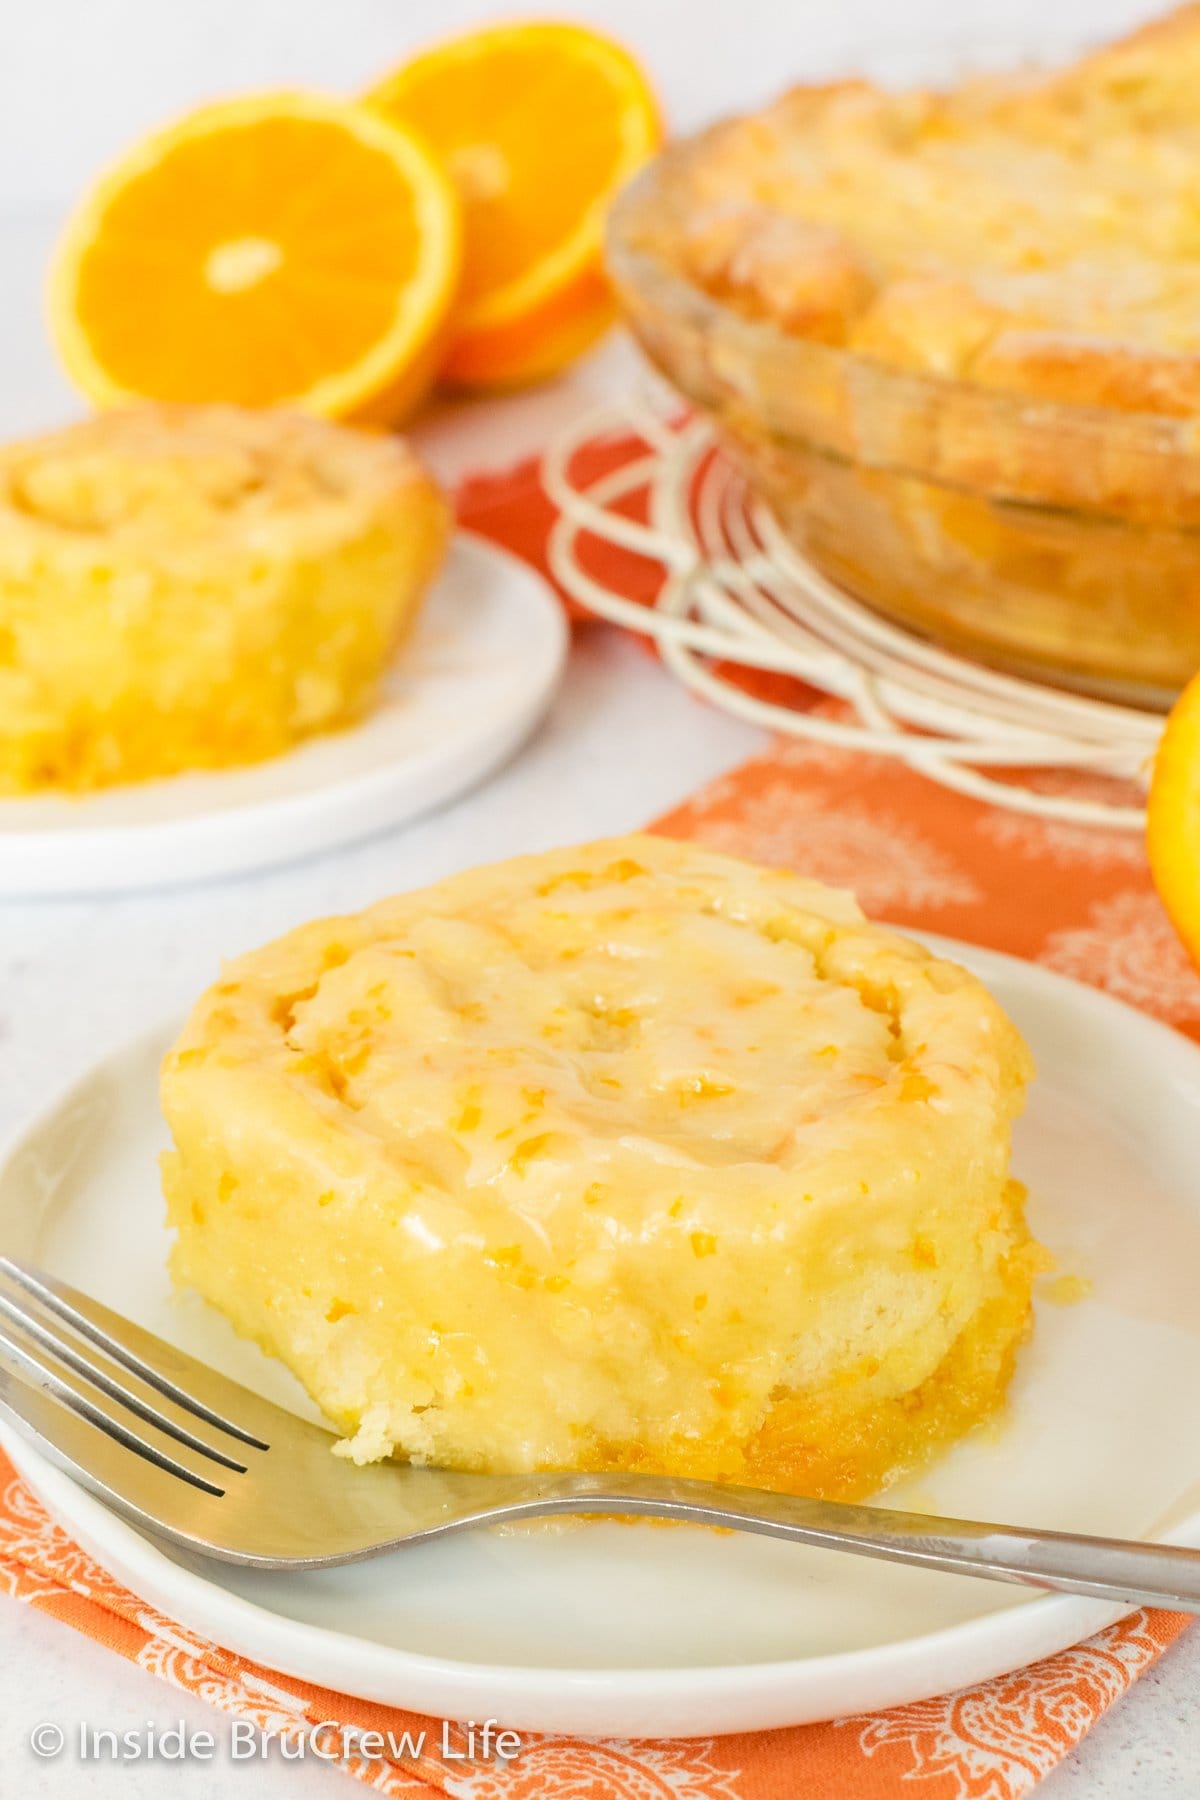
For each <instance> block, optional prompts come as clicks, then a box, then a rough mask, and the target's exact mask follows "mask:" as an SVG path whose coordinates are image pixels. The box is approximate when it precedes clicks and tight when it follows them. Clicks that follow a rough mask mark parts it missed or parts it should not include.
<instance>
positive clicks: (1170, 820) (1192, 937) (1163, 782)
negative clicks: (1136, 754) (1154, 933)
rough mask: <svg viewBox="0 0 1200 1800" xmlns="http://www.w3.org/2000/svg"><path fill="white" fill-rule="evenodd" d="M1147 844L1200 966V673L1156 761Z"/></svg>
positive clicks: (1162, 890)
mask: <svg viewBox="0 0 1200 1800" xmlns="http://www.w3.org/2000/svg"><path fill="white" fill-rule="evenodd" d="M1146 844H1147V849H1148V851H1149V854H1150V869H1151V872H1152V874H1153V876H1154V883H1155V886H1156V887H1157V888H1158V891H1159V895H1160V896H1161V898H1162V902H1163V905H1164V906H1165V907H1166V909H1167V912H1168V913H1169V914H1170V916H1171V920H1172V923H1173V924H1174V926H1175V929H1176V930H1177V931H1178V933H1179V935H1180V937H1181V938H1182V939H1183V941H1184V943H1185V945H1186V946H1187V948H1188V951H1189V952H1190V954H1191V956H1192V959H1193V960H1194V961H1195V962H1196V963H1198V964H1200V674H1198V675H1196V676H1194V677H1193V678H1192V680H1191V682H1190V683H1189V684H1188V686H1187V687H1186V688H1184V690H1183V693H1182V694H1181V695H1180V696H1179V699H1178V700H1177V701H1176V702H1175V706H1174V708H1173V709H1172V712H1171V715H1170V717H1169V719H1168V720H1167V728H1166V730H1165V732H1164V733H1163V738H1162V742H1161V744H1160V745H1159V749H1158V754H1157V756H1156V757H1155V759H1154V773H1153V776H1152V777H1151V781H1150V799H1149V804H1148V809H1147V832H1146Z"/></svg>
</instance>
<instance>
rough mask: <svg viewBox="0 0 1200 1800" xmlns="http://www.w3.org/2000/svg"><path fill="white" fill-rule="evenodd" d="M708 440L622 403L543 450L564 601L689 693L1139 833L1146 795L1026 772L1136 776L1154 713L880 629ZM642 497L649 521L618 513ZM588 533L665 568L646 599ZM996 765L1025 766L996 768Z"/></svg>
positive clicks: (1048, 813) (1051, 813)
mask: <svg viewBox="0 0 1200 1800" xmlns="http://www.w3.org/2000/svg"><path fill="white" fill-rule="evenodd" d="M630 436H632V437H634V438H636V439H637V440H639V441H640V443H641V444H642V445H643V446H644V450H643V451H642V452H641V453H635V454H634V455H632V456H631V457H629V458H628V459H626V460H623V461H622V462H621V464H620V466H619V467H617V468H615V469H612V470H611V471H609V472H607V473H605V474H603V475H600V476H598V477H595V478H593V479H589V480H587V481H582V480H580V479H579V477H578V475H577V473H576V463H577V460H578V457H579V453H580V451H582V450H583V449H584V447H585V446H589V445H595V444H597V443H600V442H603V441H604V440H607V439H616V438H628V437H630ZM714 445H715V439H714V436H713V433H712V430H711V428H710V427H709V425H708V424H707V422H706V421H705V420H703V419H692V420H688V421H686V422H677V421H671V420H668V419H667V418H665V417H664V416H663V415H662V413H661V412H659V411H658V410H656V409H655V408H654V406H653V405H651V404H650V403H649V402H641V401H636V400H631V401H629V402H625V403H622V404H620V405H617V406H608V407H605V408H603V409H602V410H599V411H596V412H592V413H589V414H587V415H586V416H585V417H583V418H581V419H580V420H578V422H577V423H576V424H574V425H573V426H572V427H571V429H570V430H569V431H568V432H567V433H565V434H564V435H563V436H561V437H560V438H559V439H558V440H557V442H556V443H554V444H553V445H552V446H551V448H550V450H549V452H548V453H547V455H546V457H545V459H544V463H543V470H542V480H543V483H544V486H545V488H546V491H547V493H548V495H549V496H550V499H551V500H552V501H553V503H554V505H555V507H556V508H557V511H558V517H557V519H556V521H555V524H554V526H553V528H552V530H551V534H550V540H549V545H548V558H549V563H550V568H551V572H552V573H553V575H554V577H555V579H556V580H557V581H558V582H559V583H560V584H561V585H562V587H563V588H564V589H565V590H566V592H567V593H568V594H570V595H571V597H572V598H573V599H575V600H577V601H579V603H580V604H581V605H583V606H585V607H587V608H588V610H589V611H591V612H594V613H596V614H597V615H598V616H599V617H600V618H603V619H607V620H609V621H611V622H612V623H613V624H617V625H621V626H624V627H625V628H626V629H627V630H630V631H637V632H642V633H644V634H645V635H647V636H650V637H653V638H654V639H655V640H656V642H657V644H658V646H659V649H660V651H661V653H662V656H663V659H664V661H665V662H666V664H667V666H668V667H669V668H670V669H671V670H673V672H674V673H675V674H676V675H677V676H678V677H679V679H680V680H681V681H682V682H683V683H684V684H685V685H686V686H687V687H689V688H691V689H692V690H693V691H694V692H696V693H698V694H703V695H704V696H705V697H706V698H707V699H709V700H711V701H713V702H714V703H715V704H716V705H717V706H720V707H723V708H724V709H725V710H726V711H727V712H731V713H734V714H737V715H738V716H739V717H741V718H744V719H747V720H749V721H750V722H751V723H753V724H756V725H763V726H766V727H768V728H769V729H771V730H774V731H781V732H787V733H789V734H790V735H791V736H793V737H798V738H808V739H811V740H815V741H816V742H819V743H824V744H832V745H838V746H841V747H842V748H846V749H853V750H865V751H869V752H872V753H874V754H876V755H885V756H895V757H897V758H899V759H900V760H901V761H903V762H905V763H907V764H908V766H909V767H910V768H913V769H917V770H919V771H920V772H921V773H922V774H924V775H927V776H929V777H930V778H931V779H932V780H934V781H938V782H941V783H942V784H943V785H944V786H946V787H950V788H955V789H957V790H958V791H959V792H960V793H964V794H971V795H974V796H976V797H977V798H979V799H982V800H988V801H991V802H993V803H994V804H996V805H998V806H1005V807H1008V808H1010V809H1012V810H1015V811H1020V812H1032V813H1037V814H1040V815H1041V816H1043V817H1047V818H1053V819H1066V820H1071V821H1073V822H1075V823H1077V824H1088V825H1108V826H1117V827H1121V828H1124V829H1128V830H1141V829H1142V828H1143V826H1144V824H1145V809H1144V807H1143V806H1142V805H1139V804H1131V803H1130V802H1129V797H1128V795H1127V794H1125V795H1119V794H1118V793H1117V791H1116V790H1114V796H1113V797H1112V798H1108V797H1105V794H1104V788H1105V785H1106V784H1105V782H1104V781H1102V780H1097V781H1096V782H1095V783H1094V784H1092V786H1091V788H1090V791H1088V792H1087V793H1078V792H1075V793H1071V792H1066V793H1060V792H1055V791H1053V784H1052V783H1046V790H1047V791H1043V789H1039V787H1037V786H1031V785H1029V784H1028V783H1029V781H1036V780H1037V779H1038V775H1037V774H1036V773H1034V772H1038V771H1045V770H1073V771H1076V772H1078V773H1083V774H1091V775H1093V776H1095V777H1109V778H1113V779H1115V780H1117V781H1123V782H1132V783H1134V784H1136V785H1137V786H1138V787H1141V788H1144V787H1145V784H1146V778H1147V771H1148V769H1149V766H1150V763H1151V761H1152V759H1153V756H1154V751H1155V748H1156V746H1157V744H1158V740H1159V737H1160V735H1161V732H1162V727H1163V720H1162V717H1161V716H1160V715H1158V714H1154V713H1149V712H1142V711H1139V710H1138V709H1137V708H1135V707H1131V706H1120V705H1116V704H1114V703H1112V702H1109V701H1104V700H1092V699H1088V698H1086V697H1085V696H1083V695H1077V694H1070V693H1065V692H1063V691H1061V690H1059V689H1055V688H1050V687H1043V686H1041V685H1039V684H1038V683H1037V682H1034V681H1024V680H1021V679H1019V678H1017V677H1015V676H1010V675H1003V674H1001V673H999V672H998V671H997V670H994V669H988V668H985V667H984V666H982V665H981V664H978V663H974V662H970V661H968V660H966V659H965V658H963V657H959V656H955V655H954V654H952V653H951V652H949V651H945V650H939V649H937V648H936V647H935V646H934V645H932V644H929V643H925V642H923V641H922V640H921V639H919V638H917V637H914V636H912V635H911V634H909V633H908V632H906V631H904V630H903V629H902V628H901V627H899V626H896V625H892V624H889V623H888V621H887V620H885V619H883V618H880V617H878V616H877V615H876V614H875V613H873V612H871V611H869V610H868V608H866V607H865V606H863V605H861V604H860V603H859V602H858V601H856V600H854V599H852V598H851V597H850V596H849V595H847V594H845V593H843V592H842V591H841V590H840V589H839V588H837V587H836V586H835V585H834V584H833V583H832V582H830V581H828V580H826V578H825V577H824V576H823V575H821V574H820V573H819V572H818V571H817V570H816V569H815V568H814V567H813V566H812V565H811V564H810V563H808V562H807V561H805V559H804V558H803V556H801V555H800V553H799V552H798V551H797V550H796V549H795V547H794V546H793V545H792V544H790V543H789V542H788V540H787V538H785V537H784V535H783V533H782V531H781V530H780V528H779V526H778V525H777V524H776V523H775V520H774V519H773V517H772V515H771V513H770V512H769V510H768V509H767V508H766V506H764V505H763V504H762V503H761V502H759V501H758V500H756V499H755V498H754V497H753V495H751V494H750V493H749V491H748V489H747V488H746V485H745V483H744V482H743V480H742V479H741V477H740V476H739V474H738V473H737V472H736V470H735V469H734V468H733V466H732V465H731V464H730V463H729V462H728V461H727V460H726V458H725V457H723V456H721V455H720V454H715V455H714V454H713V452H714ZM639 497H640V498H641V500H642V503H643V505H644V510H645V516H646V521H647V522H646V523H644V524H643V523H641V522H640V521H639V520H637V519H634V518H630V517H629V516H628V514H627V513H626V512H624V511H622V510H621V508H622V507H623V506H628V504H629V503H630V502H631V501H633V500H635V499H638V498H639ZM587 537H591V538H597V539H600V540H602V541H603V542H606V543H608V544H611V545H615V546H618V547H620V548H621V549H624V550H629V551H633V552H634V553H635V554H637V555H638V556H642V557H646V558H649V559H650V560H651V561H653V562H657V563H659V564H661V566H662V568H663V569H664V571H665V576H664V580H663V583H662V587H661V589H660V591H659V594H658V598H657V601H656V603H655V605H654V606H653V607H646V606H642V605H640V604H638V603H637V602H636V601H632V600H629V599H627V598H625V597H624V596H623V595H621V594H620V593H618V592H616V591H615V590H614V589H613V588H611V587H607V586H605V585H604V583H603V582H602V581H601V580H599V579H598V578H597V576H596V575H595V574H592V573H589V571H588V569H587V567H586V566H585V564H584V561H583V560H582V557H581V554H580V540H581V538H587ZM720 663H728V664H731V665H737V666H739V667H741V668H747V669H761V670H767V671H770V672H772V673H776V674H781V675H789V676H794V677H796V678H797V679H799V680H801V681H803V682H805V683H806V684H807V685H808V686H809V687H811V688H816V689H818V690H819V691H820V692H822V693H824V694H827V695H829V696H831V697H832V698H835V699H838V700H842V701H845V702H847V703H848V705H849V707H850V708H851V709H852V716H850V717H848V718H832V717H829V716H828V715H827V714H825V713H822V712H811V711H804V710H801V709H799V708H793V707H789V706H786V705H781V704H778V703H776V702H774V701H770V700H764V699H760V698H757V697H755V696H754V695H752V694H748V693H746V692H745V691H744V690H743V689H742V688H741V687H739V686H737V685H736V684H735V683H734V682H732V681H729V680H726V679H725V678H724V677H723V676H722V674H721V672H720V670H719V668H718V667H717V666H716V665H718V664H720ZM989 770H996V771H1000V770H1012V771H1020V774H1019V775H1014V777H1013V778H1012V779H1001V778H997V776H995V775H992V774H989V773H988V771H989ZM1042 779H1043V780H1044V777H1042Z"/></svg>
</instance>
